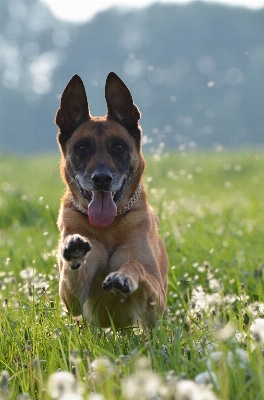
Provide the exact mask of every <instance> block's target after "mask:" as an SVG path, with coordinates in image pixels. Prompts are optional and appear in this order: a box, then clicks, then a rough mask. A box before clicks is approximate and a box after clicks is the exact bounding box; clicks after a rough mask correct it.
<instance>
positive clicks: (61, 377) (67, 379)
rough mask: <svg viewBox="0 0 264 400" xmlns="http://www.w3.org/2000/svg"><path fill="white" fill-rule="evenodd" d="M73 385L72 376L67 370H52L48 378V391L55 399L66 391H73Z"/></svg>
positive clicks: (73, 379)
mask: <svg viewBox="0 0 264 400" xmlns="http://www.w3.org/2000/svg"><path fill="white" fill-rule="evenodd" d="M75 386H76V382H75V378H74V376H73V375H72V374H71V373H70V372H67V371H58V372H54V373H53V374H52V375H50V377H49V380H48V392H49V394H50V396H51V397H52V398H55V399H56V398H60V397H61V396H62V395H63V394H66V393H68V392H74V390H75Z"/></svg>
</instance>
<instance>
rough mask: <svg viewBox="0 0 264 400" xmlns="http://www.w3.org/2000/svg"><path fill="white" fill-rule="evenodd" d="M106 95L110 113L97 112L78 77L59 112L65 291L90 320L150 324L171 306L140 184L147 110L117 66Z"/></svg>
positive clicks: (164, 265)
mask: <svg viewBox="0 0 264 400" xmlns="http://www.w3.org/2000/svg"><path fill="white" fill-rule="evenodd" d="M105 98H106V104H107V114H106V116H104V117H93V116H91V114H90V111H89V106H88V100H87V97H86V92H85V88H84V84H83V82H82V80H81V78H80V77H79V76H78V75H74V76H73V78H72V79H71V80H70V82H69V83H68V85H67V86H66V88H65V90H64V92H63V94H62V97H61V104H60V108H59V109H58V111H57V113H56V117H55V123H56V124H57V125H58V127H59V132H58V136H57V141H58V145H59V148H60V152H61V163H60V170H61V176H62V179H63V181H64V182H65V184H66V185H67V192H66V193H65V195H64V197H63V198H62V201H61V207H60V211H59V217H58V228H59V230H60V234H61V239H60V243H59V250H58V263H59V270H60V282H59V295H60V298H61V299H62V301H63V303H64V304H65V305H66V308H67V309H68V311H69V312H71V313H72V315H73V316H78V315H83V317H84V319H85V320H86V321H87V322H88V323H89V324H97V325H98V326H100V327H102V328H106V327H111V326H112V325H114V326H115V327H116V328H123V327H128V326H133V325H134V326H135V325H137V326H138V325H140V326H141V325H143V326H145V327H151V326H153V325H155V322H156V321H157V320H158V319H160V318H161V317H162V316H163V313H164V310H165V307H166V295H167V269H168V258H167V253H166V249H165V245H164V243H163V241H162V240H161V238H160V236H159V234H158V220H157V217H156V216H155V214H154V212H153V210H152V209H151V208H150V206H149V205H148V203H147V196H146V192H145V189H144V185H143V182H142V174H143V171H144V168H145V161H144V158H143V155H142V148H141V137H142V130H141V127H140V125H139V119H140V117H141V115H140V112H139V110H138V108H137V106H136V105H135V104H134V102H133V98H132V95H131V93H130V91H129V89H128V88H127V86H126V85H125V84H124V82H123V81H122V80H121V79H120V78H119V77H118V76H117V75H116V74H115V73H114V72H110V73H109V74H108V76H107V79H106V85H105Z"/></svg>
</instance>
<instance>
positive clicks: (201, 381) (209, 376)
mask: <svg viewBox="0 0 264 400" xmlns="http://www.w3.org/2000/svg"><path fill="white" fill-rule="evenodd" d="M194 380H195V382H196V383H197V384H198V385H199V386H209V385H211V384H212V383H213V384H214V386H215V387H216V388H217V390H219V383H218V379H217V376H216V374H215V373H214V372H213V371H204V372H201V373H200V374H198V375H196V377H195V378H194Z"/></svg>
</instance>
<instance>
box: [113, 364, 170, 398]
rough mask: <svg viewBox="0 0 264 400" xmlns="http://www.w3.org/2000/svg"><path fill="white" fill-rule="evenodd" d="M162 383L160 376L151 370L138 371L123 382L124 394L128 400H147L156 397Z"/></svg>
mask: <svg viewBox="0 0 264 400" xmlns="http://www.w3.org/2000/svg"><path fill="white" fill-rule="evenodd" d="M161 386H162V383H161V378H160V377H159V375H157V374H155V373H154V372H152V371H150V370H141V371H137V372H136V373H135V374H133V375H130V376H129V377H128V378H125V379H123V380H122V382H121V387H122V393H123V396H124V398H125V399H126V400H135V399H137V400H146V399H151V398H153V397H154V396H156V395H157V394H158V392H159V390H160V389H161Z"/></svg>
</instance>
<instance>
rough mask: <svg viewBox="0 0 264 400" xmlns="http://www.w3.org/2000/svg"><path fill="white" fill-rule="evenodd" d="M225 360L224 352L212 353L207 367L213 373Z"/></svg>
mask: <svg viewBox="0 0 264 400" xmlns="http://www.w3.org/2000/svg"><path fill="white" fill-rule="evenodd" d="M223 360H224V353H223V352H222V351H212V353H210V354H209V357H208V360H207V362H206V366H207V368H208V369H209V370H210V371H212V370H213V369H215V367H219V365H220V364H221V363H222V362H223Z"/></svg>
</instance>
